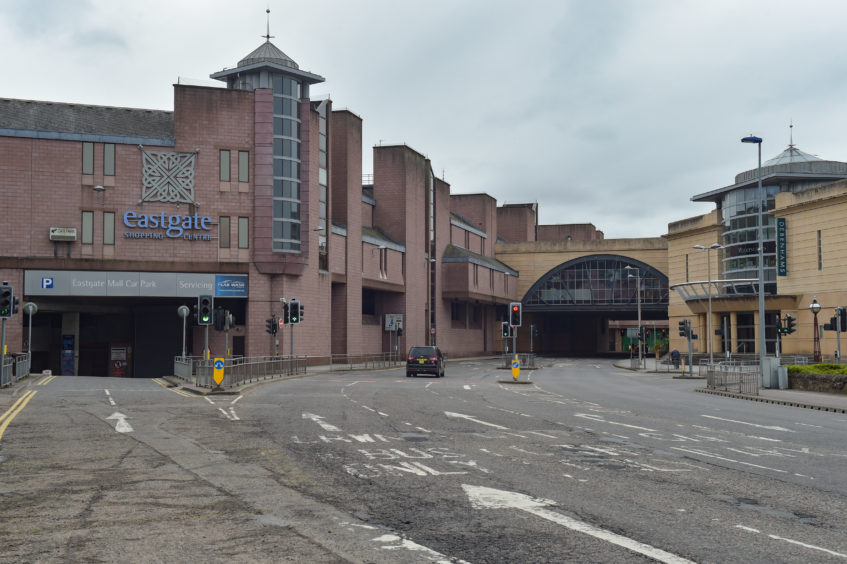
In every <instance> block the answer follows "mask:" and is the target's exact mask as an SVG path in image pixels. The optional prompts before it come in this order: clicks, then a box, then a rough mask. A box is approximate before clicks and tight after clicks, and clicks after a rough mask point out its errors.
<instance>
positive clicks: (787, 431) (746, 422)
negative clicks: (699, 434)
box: [700, 414, 794, 433]
mask: <svg viewBox="0 0 847 564" xmlns="http://www.w3.org/2000/svg"><path fill="white" fill-rule="evenodd" d="M700 417H706V418H708V419H717V420H718V421H728V422H729V423H738V424H739V425H749V426H751V427H756V428H758V429H767V430H769V431H785V432H786V433H793V432H794V431H792V430H791V429H786V428H785V427H778V426H776V425H759V424H757V423H750V422H749V421H738V420H736V419H726V418H724V417H715V416H714V415H702V414H701V415H700Z"/></svg>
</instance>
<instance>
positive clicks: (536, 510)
mask: <svg viewBox="0 0 847 564" xmlns="http://www.w3.org/2000/svg"><path fill="white" fill-rule="evenodd" d="M462 489H464V490H465V493H467V494H468V498H469V499H470V502H471V506H472V507H473V508H474V509H517V510H520V511H525V512H527V513H531V514H532V515H535V516H537V517H541V518H542V519H546V520H548V521H552V522H553V523H556V524H558V525H562V526H563V527H566V528H568V529H570V530H572V531H577V532H579V533H584V534H586V535H590V536H592V537H594V538H597V539H600V540H602V541H606V542H608V543H611V544H615V545H617V546H620V547H622V548H625V549H627V550H631V551H632V552H636V553H638V554H643V555H644V556H647V557H648V558H652V559H653V560H657V561H659V562H667V563H668V564H694V563H693V562H692V561H691V560H688V559H686V558H683V557H681V556H677V555H676V554H672V553H670V552H666V551H664V550H662V549H660V548H656V547H655V546H650V545H649V544H644V543H642V542H638V541H637V540H634V539H631V538H629V537H625V536H623V535H619V534H617V533H613V532H611V531H607V530H605V529H601V528H600V527H595V526H594V525H591V524H589V523H586V522H584V521H580V520H578V519H574V518H572V517H568V516H567V515H562V514H561V513H557V512H555V511H551V510H550V509H546V506H548V505H555V502H553V501H550V500H547V499H537V498H533V497H530V496H528V495H524V494H521V493H517V492H508V491H503V490H495V489H493V488H486V487H481V486H470V485H467V484H462Z"/></svg>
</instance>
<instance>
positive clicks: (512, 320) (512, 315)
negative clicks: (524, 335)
mask: <svg viewBox="0 0 847 564" xmlns="http://www.w3.org/2000/svg"><path fill="white" fill-rule="evenodd" d="M521 309H522V304H521V302H512V303H510V304H509V325H511V326H512V327H520V326H521Z"/></svg>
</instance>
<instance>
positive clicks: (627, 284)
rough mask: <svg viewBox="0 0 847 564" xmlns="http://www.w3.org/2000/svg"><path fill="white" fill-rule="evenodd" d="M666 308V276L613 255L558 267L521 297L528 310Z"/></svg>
mask: <svg viewBox="0 0 847 564" xmlns="http://www.w3.org/2000/svg"><path fill="white" fill-rule="evenodd" d="M627 267H629V268H627ZM639 285H640V287H641V308H642V309H645V310H656V311H659V310H665V311H667V308H668V277H667V276H665V275H664V274H662V273H661V272H659V271H658V270H656V269H655V268H653V267H651V266H649V265H647V264H645V263H643V262H640V261H637V260H634V259H631V258H628V257H622V256H617V255H591V256H587V257H581V258H578V259H574V260H571V261H568V262H566V263H563V264H560V265H559V266H557V267H556V268H553V269H552V270H550V271H549V272H547V273H546V274H545V275H544V276H542V277H541V278H540V279H539V280H538V282H536V283H535V284H534V285H533V286H532V288H530V289H529V291H528V292H527V293H526V295H525V296H524V298H523V300H522V301H523V307H524V308H525V309H526V310H528V311H579V310H608V311H620V310H629V309H632V308H635V307H636V306H637V304H638V291H637V289H638V286H639Z"/></svg>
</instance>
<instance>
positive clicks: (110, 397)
mask: <svg viewBox="0 0 847 564" xmlns="http://www.w3.org/2000/svg"><path fill="white" fill-rule="evenodd" d="M104 391H105V392H106V396H107V397H108V398H109V404H110V405H117V404H116V403H115V400H113V399H112V394H110V393H109V390H104Z"/></svg>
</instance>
